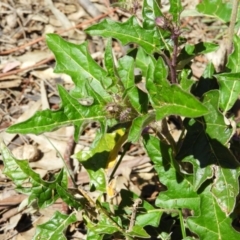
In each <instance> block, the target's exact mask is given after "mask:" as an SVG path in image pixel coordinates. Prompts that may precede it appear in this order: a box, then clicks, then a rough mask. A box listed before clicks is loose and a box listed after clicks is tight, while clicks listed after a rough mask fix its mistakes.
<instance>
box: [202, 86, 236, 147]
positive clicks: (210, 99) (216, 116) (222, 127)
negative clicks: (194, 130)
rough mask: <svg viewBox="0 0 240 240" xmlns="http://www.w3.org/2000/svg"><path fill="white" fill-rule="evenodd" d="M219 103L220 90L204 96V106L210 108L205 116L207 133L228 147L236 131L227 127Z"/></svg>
mask: <svg viewBox="0 0 240 240" xmlns="http://www.w3.org/2000/svg"><path fill="white" fill-rule="evenodd" d="M218 103H219V91H218V90H211V91H209V92H207V93H205V94H204V100H203V105H204V106H205V107H207V108H208V114H206V115H205V116H204V120H205V123H206V132H207V134H208V135H209V137H210V138H212V139H213V138H215V139H217V140H218V141H219V142H220V143H222V144H223V145H225V146H227V144H228V141H229V140H230V138H231V137H232V135H233V134H234V132H235V130H234V129H232V128H231V127H228V126H227V125H226V123H225V121H224V116H223V114H222V113H220V111H219V110H218ZM233 131H234V132H233Z"/></svg>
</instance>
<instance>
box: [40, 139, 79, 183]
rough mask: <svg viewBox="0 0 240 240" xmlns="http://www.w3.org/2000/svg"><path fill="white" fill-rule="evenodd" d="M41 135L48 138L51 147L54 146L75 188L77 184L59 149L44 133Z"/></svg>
mask: <svg viewBox="0 0 240 240" xmlns="http://www.w3.org/2000/svg"><path fill="white" fill-rule="evenodd" d="M43 136H44V137H45V138H46V139H47V140H48V142H49V143H50V144H51V145H52V146H53V148H54V149H55V150H56V152H57V153H58V155H59V157H60V158H61V159H62V161H63V165H64V167H65V169H66V171H67V173H68V176H69V177H70V178H71V180H72V183H73V185H74V187H75V188H77V184H76V182H75V180H74V177H73V175H72V173H71V171H70V169H69V168H68V166H67V164H66V162H65V161H64V158H63V156H62V154H61V153H60V152H59V150H58V149H57V148H56V147H55V146H54V145H53V144H52V142H51V141H50V139H49V138H48V137H47V136H46V135H44V134H43Z"/></svg>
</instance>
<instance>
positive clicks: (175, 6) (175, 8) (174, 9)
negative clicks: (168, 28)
mask: <svg viewBox="0 0 240 240" xmlns="http://www.w3.org/2000/svg"><path fill="white" fill-rule="evenodd" d="M182 10H183V7H182V3H181V0H170V9H169V12H170V13H171V14H172V16H173V22H175V23H177V24H178V25H179V23H180V22H179V21H180V14H181V12H182Z"/></svg>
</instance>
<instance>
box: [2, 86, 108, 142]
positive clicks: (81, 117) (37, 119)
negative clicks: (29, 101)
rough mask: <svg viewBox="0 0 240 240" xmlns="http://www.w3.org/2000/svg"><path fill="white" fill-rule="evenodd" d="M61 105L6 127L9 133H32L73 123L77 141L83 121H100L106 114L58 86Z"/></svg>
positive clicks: (51, 129)
mask: <svg viewBox="0 0 240 240" xmlns="http://www.w3.org/2000/svg"><path fill="white" fill-rule="evenodd" d="M58 91H59V95H60V98H61V100H62V104H61V105H62V106H61V108H60V109H58V110H56V111H51V110H49V109H47V110H44V111H41V112H36V113H35V114H34V115H33V116H32V117H31V118H30V119H28V120H26V121H25V122H22V123H18V124H15V125H13V126H10V127H9V128H8V129H7V132H9V133H22V134H27V133H34V134H40V133H43V132H48V131H53V130H55V129H57V128H60V127H62V126H66V125H74V127H75V133H74V139H75V141H78V136H79V133H80V131H81V130H82V129H81V127H82V125H83V124H84V123H88V122H91V121H99V122H102V123H103V121H104V119H105V116H106V114H105V113H104V111H103V109H102V107H101V106H99V105H91V106H83V105H81V104H80V103H79V102H78V100H77V99H75V98H73V97H71V96H70V95H69V93H68V92H67V91H66V90H65V89H64V88H63V87H62V86H58Z"/></svg>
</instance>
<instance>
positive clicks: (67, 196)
mask: <svg viewBox="0 0 240 240" xmlns="http://www.w3.org/2000/svg"><path fill="white" fill-rule="evenodd" d="M56 190H57V193H58V194H59V197H60V198H61V199H62V200H63V201H64V202H65V203H66V204H67V205H68V206H71V207H73V208H75V209H76V210H81V209H83V206H82V204H81V202H80V201H79V200H78V199H76V198H74V196H73V195H72V194H71V193H69V192H68V191H67V189H66V188H63V187H62V186H61V185H59V184H56Z"/></svg>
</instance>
